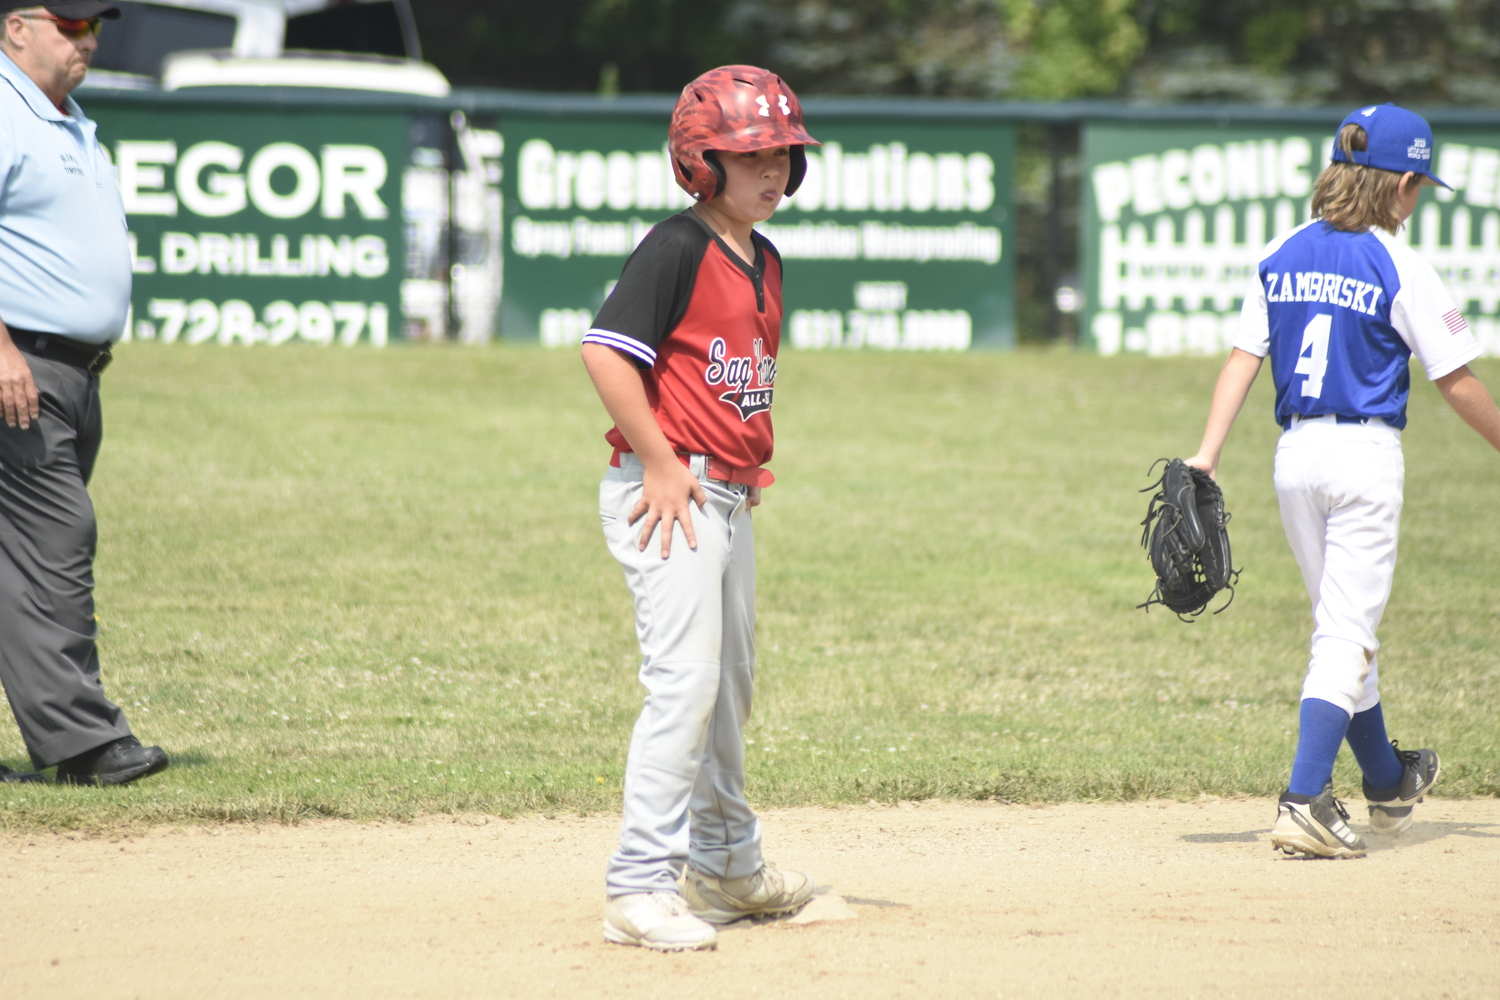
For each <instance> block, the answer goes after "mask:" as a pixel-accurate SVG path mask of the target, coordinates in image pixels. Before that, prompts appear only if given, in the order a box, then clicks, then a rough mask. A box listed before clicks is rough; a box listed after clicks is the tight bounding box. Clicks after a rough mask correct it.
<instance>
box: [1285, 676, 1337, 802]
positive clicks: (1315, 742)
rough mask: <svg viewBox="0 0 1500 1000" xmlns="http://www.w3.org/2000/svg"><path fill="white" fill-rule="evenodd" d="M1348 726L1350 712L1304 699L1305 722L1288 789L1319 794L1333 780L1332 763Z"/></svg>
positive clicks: (1327, 703) (1316, 699)
mask: <svg viewBox="0 0 1500 1000" xmlns="http://www.w3.org/2000/svg"><path fill="white" fill-rule="evenodd" d="M1348 728H1349V713H1348V712H1345V711H1344V710H1343V709H1342V708H1339V707H1338V706H1337V705H1335V704H1333V703H1332V702H1329V701H1324V700H1323V699H1321V698H1304V699H1302V721H1301V725H1300V728H1299V729H1298V731H1297V757H1296V759H1295V760H1293V761H1292V780H1291V782H1290V783H1289V784H1288V785H1287V791H1289V792H1292V793H1293V794H1296V795H1317V794H1319V793H1321V792H1322V791H1323V786H1324V785H1326V784H1328V782H1330V781H1332V780H1333V762H1334V761H1335V760H1337V759H1338V756H1339V747H1340V746H1342V745H1343V743H1344V733H1345V731H1346V730H1348Z"/></svg>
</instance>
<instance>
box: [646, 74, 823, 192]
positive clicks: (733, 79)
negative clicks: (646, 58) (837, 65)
mask: <svg viewBox="0 0 1500 1000" xmlns="http://www.w3.org/2000/svg"><path fill="white" fill-rule="evenodd" d="M667 142H668V145H669V146H670V147H671V150H672V163H673V165H674V167H675V169H674V170H673V171H672V174H673V176H674V177H676V178H677V183H678V185H679V186H681V187H682V189H683V190H684V191H686V192H687V193H688V194H690V195H692V196H693V197H694V198H697V199H698V200H699V201H707V200H709V199H710V198H714V197H717V196H718V194H719V193H720V192H721V191H723V190H724V168H723V167H721V166H719V163H718V160H717V158H715V157H714V156H712V155H709V156H705V155H704V154H706V153H708V154H711V153H713V152H715V151H718V150H722V151H724V152H726V153H751V152H754V151H755V150H758V149H770V148H772V147H774V146H790V147H791V152H792V176H791V178H790V179H789V180H788V181H787V183H786V193H787V194H791V193H792V192H794V191H796V190H797V187H798V186H799V185H800V184H801V183H802V178H803V177H804V176H805V175H806V174H807V155H806V153H805V152H804V151H803V148H802V147H803V146H821V145H822V143H820V142H818V140H816V139H814V138H813V137H812V136H810V135H808V134H807V129H805V128H803V127H802V104H801V103H800V102H799V101H798V100H797V95H796V94H794V93H792V88H790V87H788V86H787V85H786V84H785V83H783V82H782V80H781V77H779V76H777V75H776V74H775V73H772V72H771V71H770V70H765V69H759V68H757V67H755V66H720V67H719V68H718V69H711V70H709V71H708V72H707V73H704V74H703V75H702V76H700V77H698V79H696V80H694V81H693V82H692V83H690V84H688V85H687V86H686V87H683V88H682V96H681V97H679V98H677V106H676V107H675V108H673V109H672V127H671V130H670V131H669V132H668V138H667Z"/></svg>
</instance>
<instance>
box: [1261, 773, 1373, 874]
mask: <svg viewBox="0 0 1500 1000" xmlns="http://www.w3.org/2000/svg"><path fill="white" fill-rule="evenodd" d="M1348 820H1349V812H1348V810H1346V809H1345V808H1344V804H1343V803H1342V802H1340V801H1339V800H1338V799H1336V798H1334V797H1333V784H1332V783H1331V782H1330V783H1329V784H1326V785H1324V786H1323V791H1322V792H1320V793H1318V794H1317V795H1297V794H1295V793H1293V792H1282V793H1281V801H1280V802H1279V803H1277V807H1276V826H1275V828H1274V829H1272V830H1271V848H1272V849H1273V850H1280V851H1282V852H1283V853H1286V854H1305V855H1307V856H1308V857H1311V858H1362V857H1364V856H1365V850H1366V847H1365V841H1364V838H1363V837H1361V836H1360V835H1359V834H1357V833H1355V832H1354V831H1353V830H1351V829H1349V823H1348Z"/></svg>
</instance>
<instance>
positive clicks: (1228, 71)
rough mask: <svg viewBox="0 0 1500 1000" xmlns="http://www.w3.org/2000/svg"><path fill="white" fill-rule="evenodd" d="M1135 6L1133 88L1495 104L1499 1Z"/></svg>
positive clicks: (1215, 1) (1183, 0)
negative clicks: (1138, 51)
mask: <svg viewBox="0 0 1500 1000" xmlns="http://www.w3.org/2000/svg"><path fill="white" fill-rule="evenodd" d="M1136 16H1137V18H1138V19H1139V21H1140V23H1141V25H1142V26H1143V27H1144V28H1145V30H1146V35H1147V38H1148V39H1149V41H1148V43H1147V46H1146V50H1145V52H1144V53H1143V54H1142V56H1141V59H1140V60H1139V62H1138V63H1137V64H1136V66H1135V67H1134V68H1133V69H1132V71H1131V73H1130V75H1129V77H1128V80H1127V83H1126V86H1125V87H1124V88H1123V91H1124V93H1125V94H1127V95H1129V96H1133V97H1141V98H1152V99H1157V100H1166V101H1181V100H1234V101H1249V102H1254V103H1260V104H1288V103H1313V104H1348V103H1363V102H1366V101H1396V102H1398V103H1408V104H1416V105H1422V104H1469V105H1493V104H1496V103H1500V4H1496V3H1494V2H1492V0H1304V2H1295V0H1140V2H1139V3H1137V5H1136Z"/></svg>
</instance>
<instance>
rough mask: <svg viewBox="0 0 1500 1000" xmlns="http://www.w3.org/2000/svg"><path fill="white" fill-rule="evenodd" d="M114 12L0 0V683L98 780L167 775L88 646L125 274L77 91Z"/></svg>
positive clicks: (57, 755)
mask: <svg viewBox="0 0 1500 1000" xmlns="http://www.w3.org/2000/svg"><path fill="white" fill-rule="evenodd" d="M119 16H120V12H119V9H118V8H116V7H114V6H111V5H110V4H108V3H102V2H99V0H85V2H79V3H54V4H45V5H38V4H36V3H35V2H34V0H33V2H31V3H24V2H22V3H18V2H16V0H0V410H3V413H4V422H3V424H0V683H3V684H4V685H5V694H6V696H7V697H8V698H9V699H10V707H11V710H12V711H13V712H14V713H15V717H16V723H17V725H19V726H20V728H21V736H22V738H23V739H24V740H25V741H26V749H27V750H28V751H30V753H31V762H32V765H33V766H34V767H35V768H37V770H38V771H40V769H42V768H46V767H51V766H52V765H54V764H55V765H57V780H58V781H59V782H60V783H72V784H89V785H118V784H123V783H124V782H127V781H134V780H135V779H137V778H140V777H144V776H145V775H148V774H152V773H155V772H156V771H160V770H161V769H162V768H164V767H166V766H167V755H166V754H165V753H163V752H162V749H161V748H160V747H143V746H141V743H140V741H139V740H137V739H136V738H135V736H133V735H132V734H131V732H130V726H129V724H128V723H126V721H125V713H124V712H122V711H120V708H119V706H117V705H115V704H114V703H113V702H111V701H110V700H109V699H108V698H106V697H105V696H104V685H103V683H102V682H101V680H100V677H99V652H98V649H97V646H96V642H95V640H96V638H97V636H98V628H97V626H96V624H95V620H94V542H95V538H96V530H95V524H94V508H93V504H92V503H90V501H89V494H88V489H87V484H88V480H89V475H90V474H91V473H92V472H93V469H94V458H95V456H97V455H98V453H99V438H100V432H101V423H100V418H99V375H100V373H102V372H103V371H104V369H105V367H106V366H107V365H108V364H109V361H110V353H109V346H110V341H111V340H112V339H114V337H115V336H116V335H117V334H118V333H119V332H120V331H121V330H122V329H123V328H124V326H125V315H126V310H127V309H128V307H129V302H130V264H131V262H130V251H129V246H128V243H127V240H126V234H125V210H124V207H123V206H122V204H121V202H120V192H119V188H118V187H117V185H116V181H115V175H114V169H113V167H111V165H110V162H109V159H108V157H107V155H106V154H105V152H104V148H103V147H102V146H101V145H100V144H99V140H98V138H97V137H96V135H95V126H94V123H93V122H91V121H89V119H88V118H87V117H86V116H85V115H84V113H83V109H81V108H80V107H79V106H78V104H77V102H75V101H74V100H73V98H72V97H70V96H69V95H70V94H71V93H72V91H73V88H75V87H77V86H78V85H79V84H80V83H81V82H83V78H84V75H85V74H86V73H87V72H88V69H89V62H90V60H91V59H93V56H94V52H95V50H96V49H97V48H98V46H99V43H98V41H97V36H98V34H99V27H100V19H101V18H102V19H105V20H114V19H115V18H118V17H119ZM0 780H4V781H39V780H43V778H42V776H41V775H40V774H39V773H26V774H21V773H18V772H14V771H9V770H8V769H6V768H4V767H3V766H0Z"/></svg>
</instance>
